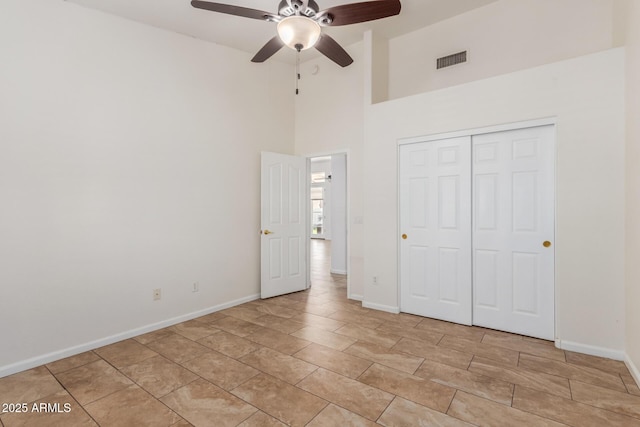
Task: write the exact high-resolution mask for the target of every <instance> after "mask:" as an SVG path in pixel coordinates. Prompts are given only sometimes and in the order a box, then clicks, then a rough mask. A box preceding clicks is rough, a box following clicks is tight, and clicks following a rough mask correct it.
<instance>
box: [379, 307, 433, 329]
mask: <svg viewBox="0 0 640 427" xmlns="http://www.w3.org/2000/svg"><path fill="white" fill-rule="evenodd" d="M366 315H367V316H368V317H372V318H374V319H377V320H382V322H383V325H390V326H393V327H397V328H413V327H414V326H416V325H417V324H418V323H420V322H421V321H422V319H423V318H422V317H419V316H414V315H412V314H406V313H399V314H394V313H388V312H386V311H379V310H372V311H370V312H368V313H367V314H366Z"/></svg>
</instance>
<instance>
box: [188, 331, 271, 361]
mask: <svg viewBox="0 0 640 427" xmlns="http://www.w3.org/2000/svg"><path fill="white" fill-rule="evenodd" d="M197 342H198V344H202V345H204V346H206V347H209V348H211V349H213V350H215V351H217V352H220V353H222V354H224V355H227V356H229V357H233V358H234V359H239V358H241V357H242V356H244V355H246V354H249V353H251V352H252V351H256V350H257V349H259V348H260V347H261V346H260V345H258V344H256V343H254V342H252V341H249V340H248V339H246V338H241V337H239V336H237V335H233V334H230V333H229V332H224V331H219V332H218V333H217V334H213V335H210V336H208V337H205V338H202V339H200V340H198V341H197Z"/></svg>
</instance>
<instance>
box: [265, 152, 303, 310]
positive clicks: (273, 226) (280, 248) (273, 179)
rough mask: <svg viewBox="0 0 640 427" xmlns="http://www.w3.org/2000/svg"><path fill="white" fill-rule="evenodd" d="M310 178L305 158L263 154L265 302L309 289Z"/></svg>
mask: <svg viewBox="0 0 640 427" xmlns="http://www.w3.org/2000/svg"><path fill="white" fill-rule="evenodd" d="M307 175H308V173H307V159H306V158H304V157H294V156H288V155H285V154H277V153H268V152H263V153H262V179H261V183H262V185H261V200H262V202H261V206H262V207H261V229H262V230H261V239H262V242H261V246H260V249H261V256H260V258H261V265H260V269H261V288H260V293H261V297H262V298H271V297H274V296H278V295H284V294H288V293H291V292H297V291H302V290H304V289H306V288H307V268H308V266H307V240H308V239H307V236H308V227H307V223H308V217H307V206H308V204H309V203H308V194H307V182H308V181H307V178H308V177H307Z"/></svg>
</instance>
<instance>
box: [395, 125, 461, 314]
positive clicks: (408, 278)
mask: <svg viewBox="0 0 640 427" xmlns="http://www.w3.org/2000/svg"><path fill="white" fill-rule="evenodd" d="M470 147H471V139H470V137H464V138H454V139H449V140H443V141H434V142H425V143H419V144H411V145H405V146H401V147H400V171H401V175H400V233H401V234H403V235H406V239H405V238H401V239H400V260H401V261H400V264H401V265H400V269H401V274H400V277H401V283H400V286H401V308H402V311H405V312H408V313H413V314H418V315H422V316H428V317H434V318H438V319H443V320H448V321H452V322H458V323H464V324H471V292H470V289H471V240H470V238H469V236H470V235H471V174H470V162H471V160H470V154H471V153H470Z"/></svg>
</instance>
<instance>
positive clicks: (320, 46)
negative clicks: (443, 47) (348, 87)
mask: <svg viewBox="0 0 640 427" xmlns="http://www.w3.org/2000/svg"><path fill="white" fill-rule="evenodd" d="M191 5H192V6H193V7H195V8H198V9H205V10H210V11H212V12H219V13H226V14H228V15H236V16H242V17H245V18H252V19H258V20H261V21H267V22H275V23H277V24H278V27H277V31H278V35H277V36H275V37H274V38H272V39H271V40H269V41H268V42H267V44H265V45H264V46H263V47H262V49H260V50H259V51H258V53H256V55H255V56H254V57H253V59H252V60H251V61H252V62H264V61H266V60H267V59H269V58H270V57H271V56H273V55H274V54H275V53H276V52H278V51H279V50H280V49H281V48H282V47H283V46H288V47H290V48H292V49H295V50H297V51H298V52H300V51H302V50H306V49H310V48H312V47H315V48H316V49H317V50H318V51H320V53H322V54H323V55H325V56H326V57H327V58H329V59H331V60H332V61H333V62H335V63H336V64H338V65H340V66H342V67H346V66H347V65H350V64H351V63H352V62H353V59H352V58H351V57H350V56H349V54H348V53H347V52H346V51H345V50H344V49H343V48H342V47H341V46H340V45H339V44H338V42H336V41H335V40H334V39H333V38H331V37H330V36H329V35H327V34H323V33H322V27H331V26H333V27H335V26H339V25H349V24H358V23H360V22H367V21H374V20H376V19H382V18H387V17H389V16H394V15H397V14H399V13H400V7H401V6H400V0H370V1H364V2H360V3H351V4H345V5H340V6H334V7H330V8H328V9H325V10H320V8H319V7H318V4H317V3H316V2H315V0H281V1H280V4H279V5H278V13H270V12H263V11H261V10H257V9H250V8H247V7H241V6H232V5H229V4H222V3H213V2H208V1H200V0H193V1H192V2H191Z"/></svg>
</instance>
